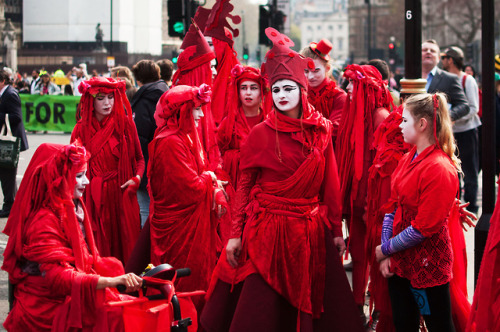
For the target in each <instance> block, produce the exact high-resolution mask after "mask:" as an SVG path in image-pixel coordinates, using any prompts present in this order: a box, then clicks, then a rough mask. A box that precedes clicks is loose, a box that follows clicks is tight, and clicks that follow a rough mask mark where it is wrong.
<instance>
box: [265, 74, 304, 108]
mask: <svg viewBox="0 0 500 332" xmlns="http://www.w3.org/2000/svg"><path fill="white" fill-rule="evenodd" d="M271 91H272V93H273V101H274V105H276V108H277V109H278V110H280V111H281V112H290V111H296V110H297V109H298V108H299V103H300V87H299V85H298V84H297V83H296V82H294V81H291V80H279V81H277V82H276V83H274V84H273V86H272V88H271Z"/></svg>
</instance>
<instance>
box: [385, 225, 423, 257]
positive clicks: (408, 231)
mask: <svg viewBox="0 0 500 332" xmlns="http://www.w3.org/2000/svg"><path fill="white" fill-rule="evenodd" d="M424 239H425V237H424V236H423V235H422V234H421V233H420V232H419V231H418V230H416V229H415V228H413V227H412V226H408V227H407V228H405V230H403V231H402V232H401V233H399V234H398V235H396V236H395V237H394V238H392V239H390V240H389V241H387V242H384V243H383V244H382V253H383V254H384V255H386V256H390V255H392V254H394V253H396V252H398V251H402V250H405V249H408V248H411V247H414V246H416V245H417V244H419V243H420V242H422V241H423V240H424Z"/></svg>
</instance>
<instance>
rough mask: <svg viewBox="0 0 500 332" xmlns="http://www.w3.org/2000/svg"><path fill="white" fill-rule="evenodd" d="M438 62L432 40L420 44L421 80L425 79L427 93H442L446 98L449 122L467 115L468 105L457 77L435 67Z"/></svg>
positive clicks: (434, 42)
mask: <svg viewBox="0 0 500 332" xmlns="http://www.w3.org/2000/svg"><path fill="white" fill-rule="evenodd" d="M439 60H440V51H439V45H438V43H437V42H436V41H435V40H434V39H428V40H426V41H425V42H423V43H422V78H424V79H427V85H426V86H425V89H426V90H427V92H428V93H435V92H444V93H445V94H446V96H447V97H448V103H449V104H451V107H450V117H451V121H456V120H458V119H460V118H463V117H464V116H466V115H468V114H469V111H470V109H469V104H468V102H467V97H465V93H464V90H463V89H462V84H461V83H460V81H459V79H458V76H457V75H454V74H450V73H447V72H445V71H443V70H441V69H439V68H438V67H437V65H438V63H439Z"/></svg>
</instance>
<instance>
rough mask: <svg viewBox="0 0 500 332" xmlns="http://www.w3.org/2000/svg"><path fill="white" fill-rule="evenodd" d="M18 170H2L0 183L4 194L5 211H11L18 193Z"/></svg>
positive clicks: (0, 169) (0, 170) (0, 171)
mask: <svg viewBox="0 0 500 332" xmlns="http://www.w3.org/2000/svg"><path fill="white" fill-rule="evenodd" d="M16 175H17V167H16V168H0V182H1V183H2V192H3V207H2V209H3V210H7V211H10V208H11V207H12V204H14V198H15V197H16V193H17V183H16Z"/></svg>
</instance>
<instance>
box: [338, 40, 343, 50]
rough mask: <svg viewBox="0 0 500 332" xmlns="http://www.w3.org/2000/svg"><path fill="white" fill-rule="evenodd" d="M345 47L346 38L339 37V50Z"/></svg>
mask: <svg viewBox="0 0 500 332" xmlns="http://www.w3.org/2000/svg"><path fill="white" fill-rule="evenodd" d="M343 49H344V38H338V39H337V50H338V51H342V50H343Z"/></svg>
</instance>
